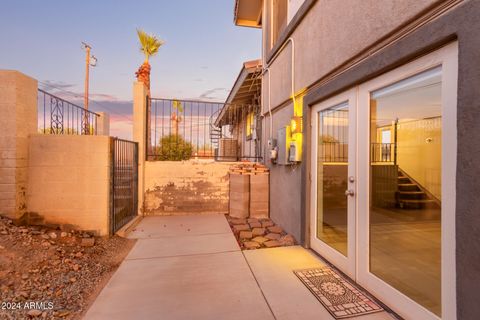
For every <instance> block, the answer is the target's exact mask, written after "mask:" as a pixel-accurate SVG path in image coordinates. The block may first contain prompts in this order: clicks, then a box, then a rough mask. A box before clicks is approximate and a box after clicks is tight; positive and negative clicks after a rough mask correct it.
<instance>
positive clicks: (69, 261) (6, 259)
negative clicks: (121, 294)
mask: <svg viewBox="0 0 480 320" xmlns="http://www.w3.org/2000/svg"><path fill="white" fill-rule="evenodd" d="M134 243H135V240H130V239H125V238H121V237H117V236H115V237H111V238H98V237H95V238H94V237H92V236H91V235H89V234H87V233H83V232H75V231H71V232H68V233H67V232H61V231H60V230H54V229H47V228H43V227H36V226H33V227H26V226H20V227H17V226H15V225H13V224H12V222H11V221H10V220H9V219H6V218H2V217H0V303H1V305H0V319H80V318H81V317H82V316H83V314H84V313H85V312H86V310H87V309H88V307H89V306H90V304H91V303H92V302H93V300H94V299H95V297H96V296H97V295H98V294H99V293H100V291H101V289H102V288H103V287H104V285H105V284H106V283H107V282H108V280H109V279H110V277H111V276H112V274H113V273H114V272H115V270H116V269H117V268H118V267H119V265H120V263H121V262H122V261H123V259H124V258H125V256H126V255H127V254H128V252H129V251H130V249H131V248H132V246H133V244H134Z"/></svg>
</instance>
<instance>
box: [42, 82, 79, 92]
mask: <svg viewBox="0 0 480 320" xmlns="http://www.w3.org/2000/svg"><path fill="white" fill-rule="evenodd" d="M42 82H43V85H44V86H45V87H48V88H51V89H53V90H68V89H71V88H73V87H75V84H73V83H66V82H63V81H53V80H45V81H42Z"/></svg>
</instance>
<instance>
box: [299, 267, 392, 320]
mask: <svg viewBox="0 0 480 320" xmlns="http://www.w3.org/2000/svg"><path fill="white" fill-rule="evenodd" d="M293 272H294V273H295V274H296V275H297V277H298V278H299V279H300V280H301V281H302V282H303V284H304V285H305V286H306V287H307V288H308V289H309V290H310V291H311V292H312V293H313V295H314V296H315V297H316V298H317V299H318V301H320V303H321V304H323V306H324V307H325V308H326V309H327V310H328V312H330V314H331V315H332V316H333V317H334V318H335V319H345V318H350V317H356V316H362V315H365V314H369V313H374V312H379V311H383V308H382V307H380V306H379V305H378V304H376V303H375V302H373V300H372V299H370V298H369V297H368V296H367V295H365V293H363V292H361V291H360V290H358V289H357V288H355V287H354V286H353V285H351V284H350V283H349V282H348V281H347V280H345V279H344V278H343V277H341V276H340V275H339V274H338V273H336V272H335V271H334V270H333V269H332V268H330V267H322V268H315V269H304V270H294V271H293Z"/></svg>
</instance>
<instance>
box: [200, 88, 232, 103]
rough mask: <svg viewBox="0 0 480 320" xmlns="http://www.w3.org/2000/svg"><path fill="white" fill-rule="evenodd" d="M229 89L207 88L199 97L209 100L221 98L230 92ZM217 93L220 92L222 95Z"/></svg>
mask: <svg viewBox="0 0 480 320" xmlns="http://www.w3.org/2000/svg"><path fill="white" fill-rule="evenodd" d="M228 91H229V90H228V89H227V88H214V89H210V90H207V91H205V92H203V93H202V94H201V95H200V96H199V99H207V100H212V99H221V98H223V97H224V96H225V95H224V93H225V92H228ZM215 93H220V95H221V97H219V96H218V94H215Z"/></svg>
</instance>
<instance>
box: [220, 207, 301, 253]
mask: <svg viewBox="0 0 480 320" xmlns="http://www.w3.org/2000/svg"><path fill="white" fill-rule="evenodd" d="M227 220H228V223H229V224H230V228H231V229H232V231H233V233H234V235H235V237H236V238H237V241H238V244H239V245H240V248H242V250H252V249H261V248H275V247H286V246H293V245H295V238H294V237H293V236H292V235H291V234H287V233H286V232H285V231H284V230H283V229H282V228H281V227H280V226H277V225H275V223H274V222H273V221H272V220H271V219H256V218H248V219H247V218H245V219H242V218H233V217H230V216H228V215H227Z"/></svg>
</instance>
